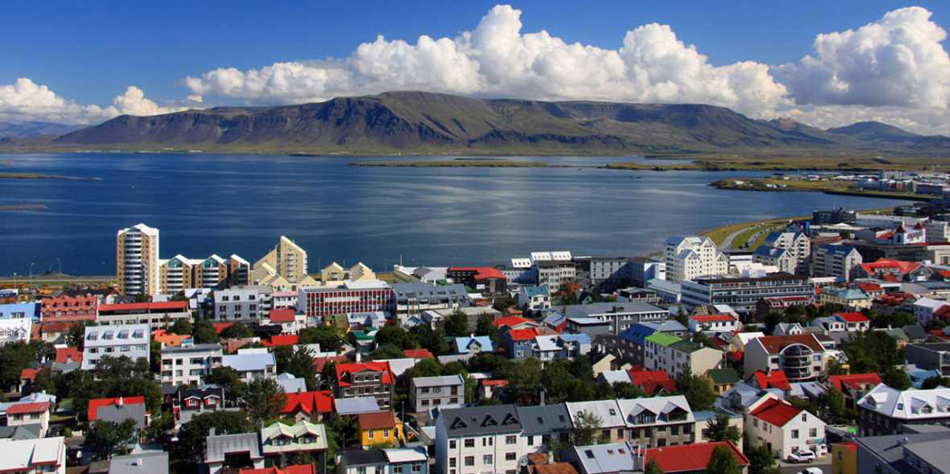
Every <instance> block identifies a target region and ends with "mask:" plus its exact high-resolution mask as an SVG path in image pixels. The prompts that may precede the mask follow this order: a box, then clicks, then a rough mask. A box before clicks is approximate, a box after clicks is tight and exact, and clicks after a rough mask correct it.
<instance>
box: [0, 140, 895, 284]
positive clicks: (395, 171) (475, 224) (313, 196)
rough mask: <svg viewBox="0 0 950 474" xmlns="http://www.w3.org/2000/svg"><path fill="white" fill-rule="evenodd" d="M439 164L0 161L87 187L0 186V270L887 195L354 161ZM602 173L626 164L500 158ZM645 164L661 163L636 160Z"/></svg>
mask: <svg viewBox="0 0 950 474" xmlns="http://www.w3.org/2000/svg"><path fill="white" fill-rule="evenodd" d="M398 159H405V160H411V161H415V160H420V159H434V160H446V159H454V157H453V158H446V157H433V158H419V157H412V158H393V157H378V158H377V157H303V156H279V155H275V156H260V155H211V154H192V155H177V154H169V155H162V154H115V153H104V154H93V153H82V154H34V155H0V172H35V173H46V174H58V175H67V176H80V177H96V178H100V179H101V181H61V180H9V179H3V180H0V205H8V204H33V203H42V204H45V205H46V206H47V210H45V211H36V212H0V275H10V274H12V273H14V272H16V273H18V274H20V275H23V274H26V273H27V272H28V271H29V270H30V263H31V262H33V263H34V265H33V272H34V273H41V272H44V271H50V270H59V268H60V266H61V268H62V271H63V272H64V273H69V274H74V275H107V274H112V273H114V272H115V234H116V230H117V229H119V228H121V227H127V226H129V225H133V224H136V223H139V222H144V223H146V224H148V225H150V226H153V227H158V228H159V229H160V231H161V244H160V252H161V256H162V258H168V257H171V256H174V255H175V254H179V253H180V254H182V255H185V256H187V257H191V258H199V257H206V256H208V255H210V254H212V253H217V254H218V255H221V256H223V257H227V256H228V255H231V254H232V253H236V254H238V255H241V256H242V257H244V258H245V259H247V260H249V261H251V262H253V261H254V260H256V259H257V258H259V257H261V256H262V255H263V254H264V253H266V252H267V251H268V250H269V249H270V247H272V246H273V245H274V244H275V243H276V241H277V238H278V237H279V236H280V235H281V234H283V235H287V236H288V237H290V238H292V239H294V240H296V242H297V243H298V244H300V245H301V246H303V247H304V248H305V249H306V250H307V252H308V253H309V257H310V271H311V272H314V271H317V270H318V269H319V268H320V267H321V266H323V265H326V264H328V263H330V262H331V261H337V262H340V263H341V264H346V265H352V264H354V263H356V262H357V261H363V262H365V263H366V264H368V265H370V266H371V267H373V268H374V269H377V270H383V269H389V268H391V266H392V265H393V264H394V263H398V262H399V259H400V258H402V259H403V262H404V263H405V264H406V265H411V264H412V265H415V264H428V265H452V264H455V265H464V264H497V263H503V262H506V261H507V260H508V259H509V258H511V257H516V256H526V255H527V254H528V252H531V251H539V250H571V251H573V252H574V253H575V254H583V255H631V254H641V253H646V252H650V251H653V250H658V249H659V248H660V245H661V244H662V242H663V241H664V240H665V239H666V237H667V236H669V235H673V234H683V233H691V232H697V231H700V230H702V229H706V228H709V227H713V226H717V225H721V224H726V223H731V222H738V221H746V220H755V219H762V218H768V217H774V216H791V215H804V214H809V213H811V211H812V210H814V209H819V208H828V207H830V206H832V205H838V206H846V207H853V208H857V209H863V208H874V207H884V206H889V205H895V204H898V203H900V202H901V201H895V200H885V199H870V198H861V197H850V196H827V195H823V194H819V193H757V192H743V191H722V190H717V189H714V188H712V187H710V186H708V184H709V183H710V182H712V181H715V180H717V179H720V178H722V177H727V176H740V175H741V176H750V175H756V173H748V172H744V173H728V172H722V173H707V172H687V171H670V172H653V171H643V172H639V171H619V170H604V169H576V168H509V169H504V168H384V167H354V166H349V164H350V163H351V162H354V161H369V160H378V161H392V160H398ZM509 159H511V160H526V161H544V162H549V163H563V164H592V165H596V164H602V163H606V162H612V161H622V160H629V159H630V158H587V157H577V158H572V157H563V158H548V157H544V158H531V157H528V158H522V157H517V158H509ZM644 162H647V163H654V164H662V163H664V162H656V161H651V160H644Z"/></svg>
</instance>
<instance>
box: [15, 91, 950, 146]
mask: <svg viewBox="0 0 950 474" xmlns="http://www.w3.org/2000/svg"><path fill="white" fill-rule="evenodd" d="M0 136H2V133H0ZM11 143H12V144H13V145H16V143H17V139H16V138H14V139H12V140H9V139H8V141H7V144H8V145H9V144H11ZM33 143H35V140H34V141H33ZM0 146H2V142H0ZM45 146H46V147H48V148H61V149H126V150H129V149H136V150H143V149H144V150H162V149H186V150H202V151H226V152H279V153H286V152H300V153H340V154H369V153H381V154H456V153H458V154H634V153H638V154H642V153H655V154H675V153H718V152H764V151H768V152H772V153H774V152H778V151H782V150H791V151H794V152H796V153H797V152H804V153H816V154H819V153H820V154H823V153H829V152H834V153H839V152H862V153H864V152H875V153H882V154H890V155H923V156H950V138H947V137H943V136H932V137H928V136H922V135H916V134H913V133H910V132H907V131H904V130H901V129H899V128H897V127H893V126H890V125H885V124H882V123H877V122H860V123H855V124H852V125H848V126H845V127H840V128H832V129H829V130H821V129H818V128H815V127H811V126H808V125H805V124H802V123H799V122H795V121H792V120H788V119H778V120H771V121H764V120H754V119H750V118H748V117H746V116H744V115H742V114H739V113H737V112H734V111H732V110H730V109H727V108H723V107H716V106H710V105H695V104H664V105H660V104H628V103H612V102H590V101H570V102H545V101H533V100H514V99H475V98H467V97H459V96H453V95H447V94H436V93H424V92H388V93H383V94H380V95H375V96H364V97H345V98H336V99H331V100H328V101H326V102H320V103H309V104H301V105H287V106H273V107H216V108H211V109H205V110H187V111H183V112H177V113H171V114H165V115H157V116H149V117H138V116H130V115H123V116H120V117H116V118H114V119H112V120H109V121H107V122H105V123H102V124H99V125H95V126H91V127H87V128H82V129H79V130H74V131H68V132H66V133H62V134H60V135H59V136H57V137H56V138H53V139H51V140H48V141H47V142H46V144H45Z"/></svg>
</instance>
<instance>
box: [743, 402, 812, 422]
mask: <svg viewBox="0 0 950 474" xmlns="http://www.w3.org/2000/svg"><path fill="white" fill-rule="evenodd" d="M801 412H802V410H801V409H800V408H795V407H794V406H792V404H791V403H788V402H786V401H785V400H778V399H775V398H772V399H769V400H766V401H765V402H764V403H762V404H761V405H759V406H758V407H756V409H755V410H752V413H751V415H752V416H754V417H756V418H758V419H760V420H762V421H764V422H766V423H768V424H770V425H774V426H779V427H782V426H785V425H786V424H788V422H789V421H792V419H793V418H795V417H796V416H798V414H799V413H801Z"/></svg>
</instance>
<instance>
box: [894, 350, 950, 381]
mask: <svg viewBox="0 0 950 474" xmlns="http://www.w3.org/2000/svg"><path fill="white" fill-rule="evenodd" d="M904 353H905V354H906V357H907V363H908V364H914V365H916V366H917V368H919V369H924V370H936V371H937V372H940V374H941V376H943V377H950V343H947V342H931V343H921V344H908V345H907V346H906V347H904Z"/></svg>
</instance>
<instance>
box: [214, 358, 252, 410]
mask: <svg viewBox="0 0 950 474" xmlns="http://www.w3.org/2000/svg"><path fill="white" fill-rule="evenodd" d="M205 383H208V384H213V385H218V386H220V387H221V388H223V389H224V396H225V398H226V399H227V400H228V401H230V402H232V403H235V402H237V400H238V399H240V398H243V397H244V391H245V390H247V385H246V384H245V383H244V381H243V380H241V374H239V373H238V371H236V370H234V369H233V368H231V367H223V366H222V367H215V368H213V369H211V373H210V374H208V375H206V376H205Z"/></svg>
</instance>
